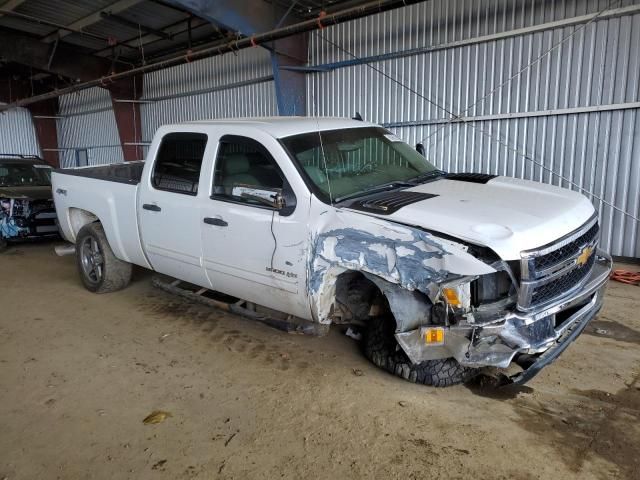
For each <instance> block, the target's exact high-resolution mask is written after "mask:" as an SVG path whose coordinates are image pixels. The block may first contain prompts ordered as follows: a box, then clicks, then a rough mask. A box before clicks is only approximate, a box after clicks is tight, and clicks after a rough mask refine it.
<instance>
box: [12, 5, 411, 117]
mask: <svg viewBox="0 0 640 480" xmlns="http://www.w3.org/2000/svg"><path fill="white" fill-rule="evenodd" d="M420 1H423V0H374V1H371V2H368V3H365V4H361V5H359V6H357V7H353V8H348V9H345V10H341V11H338V12H335V13H328V14H327V15H325V16H324V17H323V18H321V19H320V18H315V19H311V20H303V21H301V22H298V23H296V24H293V25H287V26H284V27H280V28H276V29H273V30H271V31H269V32H265V33H259V34H256V35H254V36H252V37H242V38H238V39H236V40H229V41H227V42H225V43H221V44H219V45H212V46H207V47H205V48H200V49H194V50H193V51H190V52H188V53H186V54H182V55H177V56H175V57H172V58H167V59H163V60H159V61H155V62H153V63H149V64H146V65H142V66H140V67H135V68H131V69H129V70H126V71H122V72H118V73H114V74H111V75H109V76H106V77H99V78H95V79H93V80H89V81H86V82H83V83H80V84H77V85H71V86H69V87H65V88H60V89H58V90H55V91H52V92H48V93H45V94H40V95H35V96H33V97H31V98H25V99H23V100H19V101H14V102H13V103H11V104H9V105H0V111H3V110H8V109H11V108H16V107H22V106H25V105H28V104H30V103H35V102H39V101H42V100H46V99H48V98H52V97H59V96H61V95H65V94H68V93H72V92H77V91H79V90H85V89H87V88H91V87H100V86H104V85H105V83H108V82H114V81H116V80H120V79H123V78H127V77H131V76H134V75H138V74H141V73H147V72H153V71H156V70H161V69H163V68H168V67H173V66H175V65H182V64H184V63H188V62H193V61H195V60H199V59H201V58H207V57H212V56H216V55H223V54H225V53H232V52H237V51H238V50H242V49H244V48H252V47H255V46H262V45H270V44H271V42H274V41H277V40H282V39H284V38H287V37H291V36H293V35H297V34H299V33H304V32H310V31H313V30H317V29H319V28H322V27H325V26H329V25H337V24H340V23H343V22H347V21H349V20H354V19H356V18H362V17H366V16H367V15H372V14H375V13H381V12H386V11H388V10H393V9H395V8H399V7H403V6H407V5H413V4H415V3H419V2H420Z"/></svg>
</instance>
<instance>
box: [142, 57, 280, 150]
mask: <svg viewBox="0 0 640 480" xmlns="http://www.w3.org/2000/svg"><path fill="white" fill-rule="evenodd" d="M143 99H145V100H147V101H150V102H151V103H146V104H143V105H142V106H141V115H142V131H143V138H144V139H145V140H146V141H150V140H151V139H152V138H153V134H154V132H155V131H156V129H157V128H158V127H159V126H160V125H164V124H166V123H174V122H184V121H189V120H202V119H210V118H224V117H256V116H266V115H277V104H276V97H275V87H274V84H273V73H272V68H271V61H270V58H269V52H268V51H267V50H265V49H263V48H250V49H246V50H241V51H239V52H237V53H236V54H233V53H228V54H226V55H221V56H218V57H211V58H206V59H203V60H199V61H197V62H193V63H189V64H185V65H180V66H177V67H172V68H168V69H165V70H159V71H157V72H153V73H149V74H147V75H145V78H144V96H143Z"/></svg>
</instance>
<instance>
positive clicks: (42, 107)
mask: <svg viewBox="0 0 640 480" xmlns="http://www.w3.org/2000/svg"><path fill="white" fill-rule="evenodd" d="M27 108H28V109H29V112H30V113H31V118H32V120H33V125H34V127H35V130H36V136H37V138H38V144H39V145H40V151H41V152H42V158H43V159H44V161H46V162H47V163H48V164H50V165H51V166H53V167H55V168H58V167H59V166H60V159H59V157H58V152H57V151H56V149H57V148H58V129H57V127H56V116H57V113H58V99H57V98H51V99H49V100H45V101H44V102H38V103H32V104H31V105H29V106H28V107H27Z"/></svg>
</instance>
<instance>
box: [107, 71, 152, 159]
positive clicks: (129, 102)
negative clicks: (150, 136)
mask: <svg viewBox="0 0 640 480" xmlns="http://www.w3.org/2000/svg"><path fill="white" fill-rule="evenodd" d="M142 78H143V77H142V76H141V75H140V76H134V77H130V78H124V79H122V80H119V81H117V82H115V83H114V84H113V85H110V86H109V87H108V89H109V92H110V93H111V103H112V105H113V113H114V115H115V117H116V125H117V127H118V135H119V136H120V144H121V145H122V154H123V156H124V160H125V161H126V162H130V161H132V160H142V159H144V153H143V151H142V146H140V145H131V144H139V143H140V142H142V122H141V121H140V104H139V103H137V100H139V99H140V97H141V96H142Z"/></svg>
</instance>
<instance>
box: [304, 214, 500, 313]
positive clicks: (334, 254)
mask: <svg viewBox="0 0 640 480" xmlns="http://www.w3.org/2000/svg"><path fill="white" fill-rule="evenodd" d="M369 220H370V221H369V222H367V223H365V224H364V225H357V223H356V222H354V223H355V225H354V226H353V227H345V226H340V227H338V228H328V229H326V230H325V231H324V232H322V233H319V234H317V235H316V236H315V237H314V238H312V241H311V252H310V259H309V266H308V270H309V271H308V275H307V278H308V285H307V288H308V293H309V297H310V299H311V309H312V313H313V315H314V318H315V319H316V321H318V322H320V323H330V322H331V318H330V316H331V310H332V307H333V304H334V299H335V283H336V279H337V277H338V276H339V275H340V274H341V273H343V272H345V271H348V270H349V271H358V272H362V273H364V274H368V275H373V276H375V277H379V278H380V279H382V280H384V281H386V282H389V283H392V284H395V285H398V286H399V287H401V288H404V289H406V290H408V291H419V292H422V293H424V294H426V295H428V296H429V297H430V298H434V296H435V295H436V294H437V289H438V286H437V285H438V284H439V283H441V282H443V281H444V280H446V279H447V278H449V277H451V276H458V275H484V274H487V273H493V272H495V269H493V268H492V267H490V266H489V265H487V264H485V263H484V262H482V261H480V260H478V259H477V258H475V257H474V256H473V255H471V254H470V253H468V252H467V247H466V246H465V245H463V244H460V243H456V242H454V241H451V240H447V239H444V238H440V237H437V236H435V235H432V234H430V233H427V232H425V231H423V230H420V229H417V228H413V227H408V226H405V225H399V224H394V223H393V222H382V223H381V222H379V221H375V222H372V221H371V219H369ZM364 228H366V230H365V229H364Z"/></svg>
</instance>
